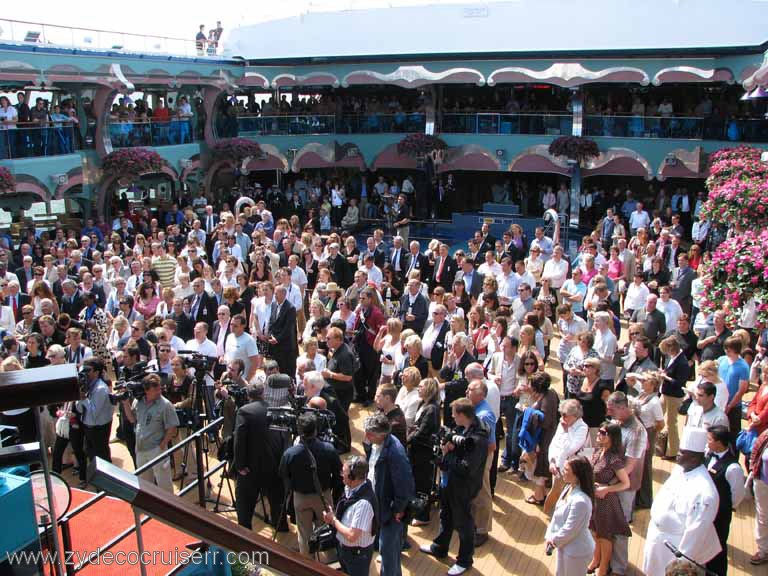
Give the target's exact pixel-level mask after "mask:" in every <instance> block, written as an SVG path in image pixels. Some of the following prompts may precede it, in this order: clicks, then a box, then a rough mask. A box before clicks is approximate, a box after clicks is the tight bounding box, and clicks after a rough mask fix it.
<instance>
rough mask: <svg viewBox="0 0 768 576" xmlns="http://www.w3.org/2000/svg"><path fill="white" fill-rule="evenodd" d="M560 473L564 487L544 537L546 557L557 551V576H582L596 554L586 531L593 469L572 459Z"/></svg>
mask: <svg viewBox="0 0 768 576" xmlns="http://www.w3.org/2000/svg"><path fill="white" fill-rule="evenodd" d="M562 472H563V474H562V478H563V481H564V482H565V483H566V486H565V489H564V490H563V492H562V494H560V498H559V499H558V501H557V504H556V505H555V511H554V513H553V514H552V521H551V522H550V523H549V526H548V527H547V533H546V535H545V536H544V538H545V540H546V545H547V554H551V553H552V549H554V550H556V551H557V555H556V558H557V564H556V566H557V568H556V571H555V574H556V576H582V575H583V574H584V573H585V572H586V571H587V565H588V564H589V561H590V560H591V559H592V555H593V554H594V550H595V540H594V538H592V534H590V533H589V530H588V527H589V520H590V518H591V517H592V502H593V500H594V497H595V488H594V477H593V475H592V465H591V464H590V463H589V460H587V459H586V458H584V457H583V456H574V457H572V458H570V459H569V460H568V461H567V462H566V463H565V465H564V466H563V470H562Z"/></svg>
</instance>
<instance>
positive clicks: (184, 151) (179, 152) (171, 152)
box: [150, 143, 200, 174]
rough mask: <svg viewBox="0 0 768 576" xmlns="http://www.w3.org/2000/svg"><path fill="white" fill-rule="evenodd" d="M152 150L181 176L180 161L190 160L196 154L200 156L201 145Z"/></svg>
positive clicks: (194, 144) (161, 147) (182, 145)
mask: <svg viewBox="0 0 768 576" xmlns="http://www.w3.org/2000/svg"><path fill="white" fill-rule="evenodd" d="M150 150H154V151H155V152H157V153H158V154H160V156H162V157H163V158H164V159H165V160H166V161H167V162H168V164H170V165H171V168H173V169H174V170H175V171H176V173H177V174H181V171H182V167H181V165H180V164H179V161H180V160H189V159H190V158H191V157H192V156H194V155H195V154H200V145H199V144H197V143H192V144H178V145H176V146H157V147H155V148H150Z"/></svg>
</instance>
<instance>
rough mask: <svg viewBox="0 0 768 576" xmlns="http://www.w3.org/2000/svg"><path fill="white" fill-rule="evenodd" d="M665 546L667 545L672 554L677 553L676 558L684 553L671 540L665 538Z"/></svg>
mask: <svg viewBox="0 0 768 576" xmlns="http://www.w3.org/2000/svg"><path fill="white" fill-rule="evenodd" d="M664 546H666V547H667V548H668V549H669V551H670V552H672V554H674V555H675V558H682V557H683V553H682V552H680V550H678V549H677V547H676V546H675V545H674V544H672V543H671V542H670V541H669V540H664Z"/></svg>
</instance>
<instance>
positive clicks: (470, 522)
mask: <svg viewBox="0 0 768 576" xmlns="http://www.w3.org/2000/svg"><path fill="white" fill-rule="evenodd" d="M451 415H452V417H453V420H454V421H455V422H456V429H455V430H452V431H448V432H447V433H445V435H444V436H443V441H442V445H441V447H440V450H441V452H442V454H443V456H442V459H441V461H440V469H441V470H442V476H441V479H440V487H441V490H440V500H441V502H440V532H439V533H438V535H437V537H436V538H435V539H434V541H433V542H432V544H424V545H422V546H421V551H422V552H424V553H426V554H430V555H432V556H434V557H436V558H445V557H446V556H447V555H448V547H449V546H450V543H451V536H452V535H453V530H454V529H455V530H456V531H457V532H458V533H459V554H458V556H457V557H456V564H454V565H453V566H451V568H450V569H449V570H448V574H449V576H458V575H459V574H463V573H464V572H466V571H467V570H468V569H469V568H470V567H471V566H472V557H473V555H474V552H475V521H474V519H473V517H472V500H474V499H475V497H476V496H477V495H478V493H479V492H480V489H481V488H482V484H483V475H484V471H485V461H486V459H487V458H488V437H489V434H490V431H489V430H488V427H487V426H486V425H485V424H484V423H483V422H482V421H480V420H479V419H478V418H477V416H476V415H475V407H474V406H473V405H472V402H471V401H470V400H469V399H468V398H459V399H457V400H454V401H453V403H452V404H451Z"/></svg>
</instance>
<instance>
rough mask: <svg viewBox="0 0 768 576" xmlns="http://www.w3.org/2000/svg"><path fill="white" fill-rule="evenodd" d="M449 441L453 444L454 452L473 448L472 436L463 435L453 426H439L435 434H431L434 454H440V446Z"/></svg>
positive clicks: (463, 451)
mask: <svg viewBox="0 0 768 576" xmlns="http://www.w3.org/2000/svg"><path fill="white" fill-rule="evenodd" d="M449 442H450V443H451V444H453V445H454V446H455V450H456V452H462V453H466V452H472V450H474V449H475V440H474V439H473V438H470V437H468V436H464V435H463V434H461V433H459V432H456V430H454V429H453V428H448V426H441V427H440V430H438V431H437V434H433V435H432V444H433V445H432V452H433V453H434V454H435V456H440V455H441V453H442V452H441V450H440V448H441V447H442V446H444V445H445V444H448V443H449Z"/></svg>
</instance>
